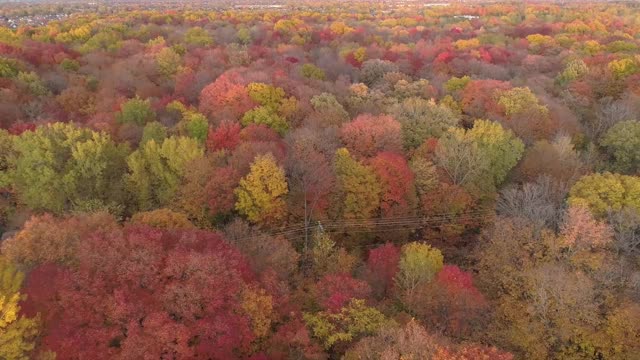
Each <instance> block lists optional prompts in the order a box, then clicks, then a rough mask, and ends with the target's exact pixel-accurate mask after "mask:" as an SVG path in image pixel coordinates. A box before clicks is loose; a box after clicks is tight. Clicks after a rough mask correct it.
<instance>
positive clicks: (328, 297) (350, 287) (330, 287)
mask: <svg viewBox="0 0 640 360" xmlns="http://www.w3.org/2000/svg"><path fill="white" fill-rule="evenodd" d="M370 295H371V288H370V287H369V284H367V283H366V282H365V281H362V280H358V279H354V278H353V277H351V275H349V274H329V275H325V276H324V277H323V278H322V279H320V281H318V300H319V302H320V305H322V307H323V308H325V309H327V310H329V311H333V312H338V311H340V309H341V308H342V306H343V305H345V304H346V303H348V302H349V300H351V299H368V298H369V296H370Z"/></svg>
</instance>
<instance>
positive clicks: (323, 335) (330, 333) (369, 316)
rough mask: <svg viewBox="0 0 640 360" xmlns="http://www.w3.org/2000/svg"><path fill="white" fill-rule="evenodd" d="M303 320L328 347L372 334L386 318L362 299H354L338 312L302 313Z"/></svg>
mask: <svg viewBox="0 0 640 360" xmlns="http://www.w3.org/2000/svg"><path fill="white" fill-rule="evenodd" d="M304 321H305V322H306V323H307V327H309V329H310V330H311V332H312V333H313V336H314V337H316V338H318V339H319V340H320V341H321V342H322V344H323V345H324V347H325V348H327V349H328V348H330V347H332V346H334V345H335V344H337V343H341V342H351V341H354V340H357V339H358V337H361V336H366V335H371V334H374V333H375V332H376V331H377V330H378V329H380V328H381V327H382V326H383V325H384V324H385V322H386V321H387V320H386V319H385V317H384V315H383V314H382V313H381V312H379V311H378V310H376V309H374V308H371V307H367V306H366V305H365V302H364V300H358V299H354V300H351V302H349V304H347V305H346V306H345V307H343V308H342V309H340V312H338V313H327V312H319V313H316V314H304Z"/></svg>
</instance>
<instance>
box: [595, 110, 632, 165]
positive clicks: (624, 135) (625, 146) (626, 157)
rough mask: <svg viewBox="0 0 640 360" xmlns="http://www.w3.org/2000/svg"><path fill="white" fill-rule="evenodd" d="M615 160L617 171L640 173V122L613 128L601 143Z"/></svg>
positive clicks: (625, 122) (627, 123) (626, 122)
mask: <svg viewBox="0 0 640 360" xmlns="http://www.w3.org/2000/svg"><path fill="white" fill-rule="evenodd" d="M600 145H601V146H602V147H604V150H605V152H606V153H607V154H608V155H609V156H610V157H611V158H612V159H613V162H612V164H611V168H612V169H613V170H615V171H618V172H622V173H626V174H635V173H638V171H640V122H638V121H622V122H619V123H617V124H615V125H614V126H613V127H611V128H610V129H609V130H608V131H607V133H606V134H605V135H604V137H603V138H602V140H601V141H600Z"/></svg>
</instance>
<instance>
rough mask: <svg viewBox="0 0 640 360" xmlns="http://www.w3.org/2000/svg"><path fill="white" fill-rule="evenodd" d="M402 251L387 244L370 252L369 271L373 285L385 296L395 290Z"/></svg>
mask: <svg viewBox="0 0 640 360" xmlns="http://www.w3.org/2000/svg"><path fill="white" fill-rule="evenodd" d="M399 262H400V250H399V249H398V248H397V247H396V246H395V245H393V244H385V245H382V246H379V247H377V248H375V249H372V250H371V251H369V258H368V259H367V270H368V275H369V279H370V282H371V285H372V286H373V288H374V289H376V290H378V289H379V290H380V291H379V292H380V293H382V294H383V295H385V294H389V292H390V291H391V289H393V285H394V282H393V278H394V277H395V276H396V273H397V272H398V263H399Z"/></svg>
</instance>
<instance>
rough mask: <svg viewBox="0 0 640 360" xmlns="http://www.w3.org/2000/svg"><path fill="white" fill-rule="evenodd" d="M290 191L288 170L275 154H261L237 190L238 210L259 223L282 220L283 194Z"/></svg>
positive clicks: (283, 208)
mask: <svg viewBox="0 0 640 360" xmlns="http://www.w3.org/2000/svg"><path fill="white" fill-rule="evenodd" d="M288 192H289V189H288V187H287V181H286V179H285V175H284V170H283V169H282V167H280V166H278V164H277V163H276V159H275V158H274V157H273V155H272V154H271V153H269V154H266V155H258V156H256V158H255V159H254V161H253V163H252V164H251V171H250V172H249V174H247V176H245V177H244V178H242V179H241V180H240V186H238V188H237V189H236V190H235V195H236V197H237V202H236V210H238V211H239V212H240V213H241V214H242V215H244V216H246V217H247V218H248V219H249V220H250V221H252V222H255V223H266V222H269V221H273V220H279V219H281V218H282V217H283V216H284V213H285V211H284V210H285V202H284V199H282V196H283V195H285V194H287V193H288Z"/></svg>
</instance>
